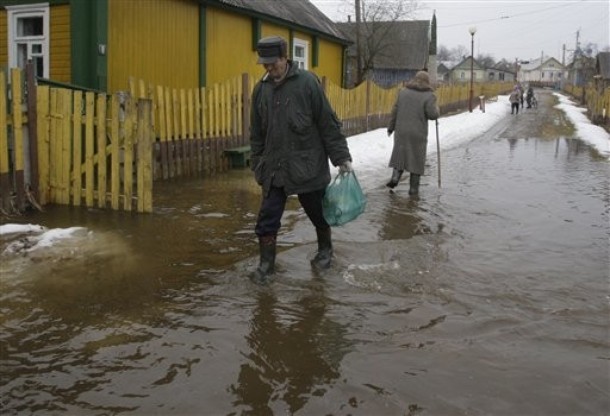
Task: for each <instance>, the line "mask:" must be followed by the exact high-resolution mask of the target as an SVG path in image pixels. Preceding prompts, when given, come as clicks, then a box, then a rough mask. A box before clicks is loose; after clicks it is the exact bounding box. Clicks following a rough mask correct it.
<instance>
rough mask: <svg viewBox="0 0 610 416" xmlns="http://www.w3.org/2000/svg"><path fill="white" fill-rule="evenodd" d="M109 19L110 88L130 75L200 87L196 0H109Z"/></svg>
mask: <svg viewBox="0 0 610 416" xmlns="http://www.w3.org/2000/svg"><path fill="white" fill-rule="evenodd" d="M143 3H144V4H143ZM143 6H144V7H143ZM108 23H109V25H110V27H109V28H108V51H107V53H108V91H109V92H114V91H117V90H126V89H127V87H128V81H129V78H130V77H135V78H139V79H143V80H145V81H147V82H151V83H153V84H158V85H168V86H172V87H175V88H193V87H198V86H199V42H198V39H199V6H198V5H197V3H196V2H192V1H188V0H146V2H142V1H140V0H109V10H108ZM160 27H162V28H164V30H159V28H160Z"/></svg>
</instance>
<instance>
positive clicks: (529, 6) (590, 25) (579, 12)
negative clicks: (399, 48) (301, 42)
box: [310, 0, 610, 62]
mask: <svg viewBox="0 0 610 416" xmlns="http://www.w3.org/2000/svg"><path fill="white" fill-rule="evenodd" d="M310 1H311V2H312V3H313V4H315V5H316V7H318V8H319V9H320V10H321V11H322V12H324V13H325V14H326V15H327V16H329V17H330V18H331V19H332V20H334V21H347V15H351V16H352V20H353V19H354V15H355V13H354V6H353V5H354V0H310ZM361 1H363V2H364V3H365V4H366V0H361ZM386 1H396V0H386ZM417 3H418V10H417V12H416V15H415V16H414V18H415V19H421V20H430V19H432V14H433V12H434V11H436V19H437V28H438V33H437V34H438V45H439V46H441V45H442V46H446V47H448V48H454V47H456V46H460V45H461V46H464V47H465V48H466V49H467V51H470V47H471V38H470V33H469V32H468V29H469V28H470V27H472V26H474V27H476V30H477V31H476V33H475V35H474V54H475V56H477V55H479V54H487V55H492V56H493V57H494V58H495V59H496V60H499V59H502V58H504V59H507V60H509V61H513V60H515V59H519V60H527V59H533V58H538V57H540V55H541V54H542V53H544V55H545V56H552V57H554V58H556V59H557V60H559V61H560V62H561V61H562V59H563V47H564V45H565V48H566V53H565V58H566V60H568V59H569V58H570V56H571V53H572V50H574V48H575V46H576V39H577V33H578V34H579V35H578V36H579V42H580V45H581V47H584V46H585V45H587V44H589V43H592V44H596V45H597V47H598V50H599V51H602V50H608V47H609V44H610V1H609V0H546V1H545V0H510V1H505V0H478V1H475V0H466V1H464V0H419V1H418V2H417Z"/></svg>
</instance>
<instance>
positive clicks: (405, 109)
mask: <svg viewBox="0 0 610 416" xmlns="http://www.w3.org/2000/svg"><path fill="white" fill-rule="evenodd" d="M439 116H440V111H439V108H438V105H437V104H436V96H435V95H434V92H433V90H432V87H431V86H430V78H429V76H428V73H427V72H425V71H419V72H418V73H417V74H415V78H413V79H412V80H411V81H410V82H409V83H408V84H407V85H406V86H405V88H403V89H401V90H400V91H399V93H398V98H397V99H396V102H395V103H394V107H393V108H392V117H391V119H390V124H389V126H388V136H390V135H391V134H392V133H394V132H395V133H396V134H394V147H393V149H392V156H391V157H390V163H389V167H391V168H393V171H392V178H391V179H390V181H389V182H388V183H387V184H386V186H387V187H389V188H394V187H395V186H396V185H398V182H399V181H400V178H401V176H402V173H403V172H404V171H405V170H406V171H407V172H409V173H410V177H409V195H417V194H418V193H419V178H420V176H421V175H423V173H424V165H425V163H426V150H427V147H428V120H436V119H437V118H438V117H439Z"/></svg>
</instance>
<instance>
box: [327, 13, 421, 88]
mask: <svg viewBox="0 0 610 416" xmlns="http://www.w3.org/2000/svg"><path fill="white" fill-rule="evenodd" d="M337 26H338V28H339V29H340V30H341V32H342V33H343V35H344V37H346V38H347V39H349V40H350V41H351V42H352V45H351V46H350V47H349V48H348V49H347V74H346V86H348V87H351V86H353V85H355V84H356V83H357V68H358V66H357V59H358V41H357V37H356V27H357V26H356V23H353V22H344V23H337ZM360 39H361V41H360V47H361V63H362V68H363V69H364V74H363V78H366V79H370V80H372V81H374V82H375V83H376V84H377V85H380V86H384V87H390V86H394V85H396V84H399V83H401V82H404V81H407V80H409V79H411V78H413V76H414V75H415V73H417V71H420V70H422V69H425V68H427V66H428V59H429V45H430V22H429V21H428V20H414V21H394V22H363V23H361V37H360Z"/></svg>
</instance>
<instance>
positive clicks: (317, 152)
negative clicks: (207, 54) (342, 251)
mask: <svg viewBox="0 0 610 416" xmlns="http://www.w3.org/2000/svg"><path fill="white" fill-rule="evenodd" d="M256 49H257V52H258V63H259V64H261V65H263V67H264V68H265V71H266V73H265V75H264V76H263V77H262V79H261V80H260V81H259V82H258V83H257V84H256V85H255V87H254V91H253V92H252V115H251V123H250V145H251V148H252V161H251V166H252V170H253V171H254V177H255V179H256V182H257V183H258V184H259V185H260V186H261V190H262V202H261V206H260V210H259V212H258V218H257V220H256V226H255V230H254V231H255V233H256V235H257V236H258V240H259V249H260V262H259V265H258V267H257V268H256V270H254V272H253V273H252V274H251V275H250V279H251V280H252V281H253V282H255V283H258V284H266V283H268V282H269V281H270V279H271V277H270V276H271V275H272V274H273V273H274V271H275V253H276V238H277V233H278V230H279V228H280V226H281V219H282V214H283V213H284V209H285V207H286V200H287V198H288V196H289V195H297V196H298V198H299V202H300V203H301V206H302V207H303V209H304V210H305V214H307V217H308V218H309V220H310V221H311V223H312V224H313V225H314V226H315V228H316V235H317V238H318V251H317V253H316V255H315V257H314V258H313V260H312V261H311V265H312V267H314V269H326V268H329V267H330V265H331V260H332V255H333V250H332V242H331V230H330V226H329V225H328V223H327V222H326V220H325V219H324V215H323V211H322V200H323V198H324V194H325V192H326V186H327V185H328V184H329V183H330V180H331V177H330V168H329V163H328V160H329V158H330V161H331V162H332V164H333V165H334V166H338V167H340V170H341V171H342V172H349V171H351V170H352V167H351V160H352V157H351V155H350V152H349V149H348V147H347V140H346V138H345V135H344V134H343V132H342V131H341V123H340V122H339V119H338V118H337V116H336V114H335V112H334V111H333V109H332V107H331V105H330V103H329V101H328V99H327V98H326V95H325V94H324V91H323V90H322V85H321V83H320V80H319V79H318V77H317V76H316V75H315V74H313V73H312V72H309V71H306V70H303V69H299V66H298V65H297V64H295V63H293V62H292V61H291V60H290V59H288V53H287V51H288V44H287V42H286V41H285V40H284V39H283V38H281V37H279V36H271V37H267V38H263V39H261V40H260V41H259V42H258V44H257V47H256Z"/></svg>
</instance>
